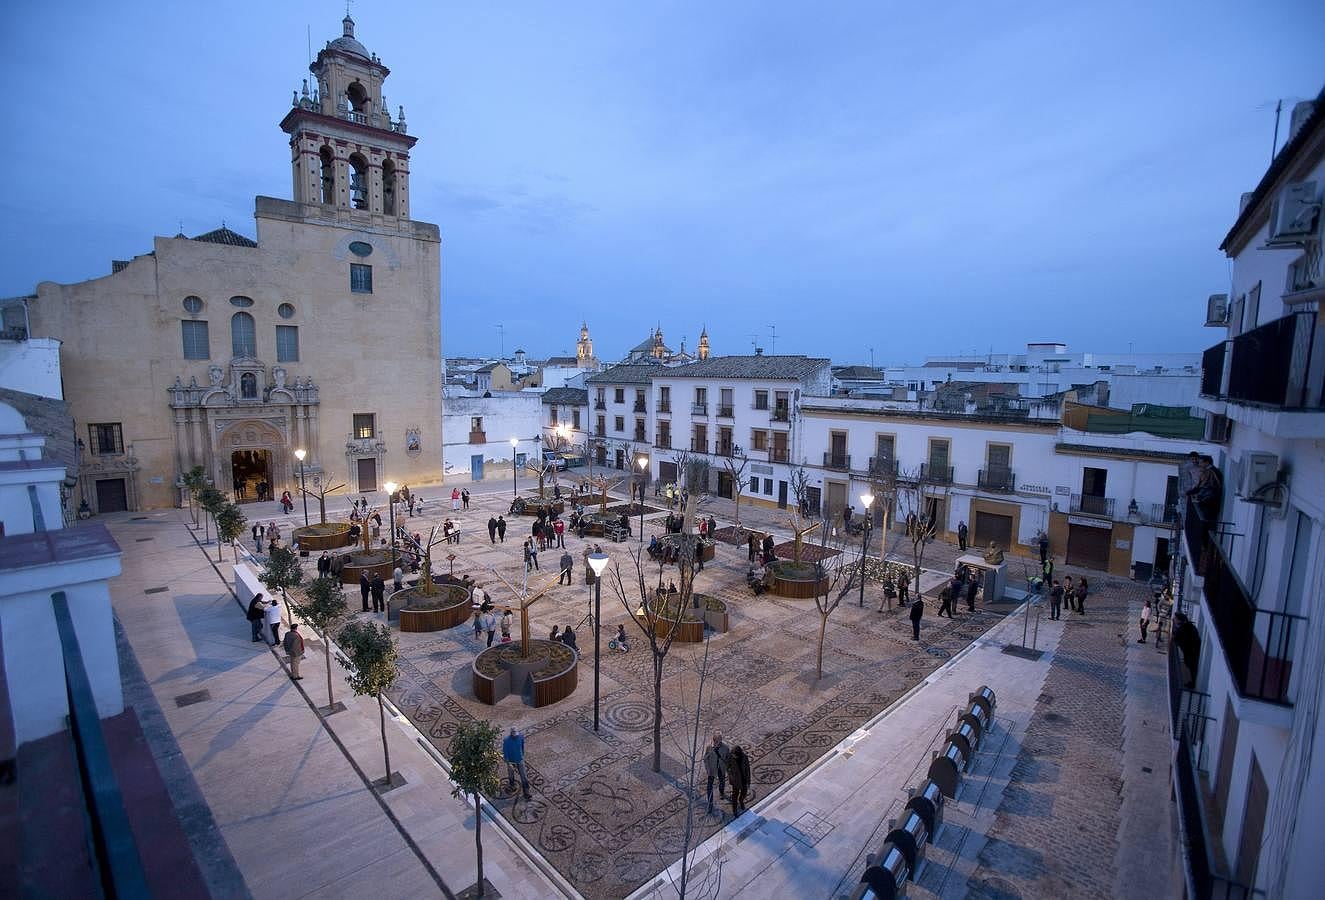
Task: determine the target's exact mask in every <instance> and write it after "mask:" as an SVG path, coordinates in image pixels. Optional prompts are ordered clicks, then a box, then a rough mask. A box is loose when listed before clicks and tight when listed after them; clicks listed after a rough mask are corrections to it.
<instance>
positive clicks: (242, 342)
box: [230, 312, 258, 357]
mask: <svg viewBox="0 0 1325 900" xmlns="http://www.w3.org/2000/svg"><path fill="white" fill-rule="evenodd" d="M230 354H231V355H232V356H250V357H251V356H257V355H258V341H257V329H256V328H255V327H254V324H253V317H252V316H250V315H249V314H248V313H246V312H237V313H235V314H234V315H233V316H231V317H230Z"/></svg>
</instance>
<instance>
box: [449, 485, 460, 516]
mask: <svg viewBox="0 0 1325 900" xmlns="http://www.w3.org/2000/svg"><path fill="white" fill-rule="evenodd" d="M459 511H460V488H451V512H459Z"/></svg>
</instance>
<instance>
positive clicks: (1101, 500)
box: [1068, 494, 1116, 519]
mask: <svg viewBox="0 0 1325 900" xmlns="http://www.w3.org/2000/svg"><path fill="white" fill-rule="evenodd" d="M1115 502H1116V501H1115V500H1114V498H1113V497H1096V496H1095V495H1094V494H1073V495H1072V504H1071V506H1070V507H1069V508H1068V509H1069V511H1070V512H1074V513H1081V514H1082V515H1087V516H1101V517H1103V518H1105V519H1112V518H1113V508H1114V505H1115Z"/></svg>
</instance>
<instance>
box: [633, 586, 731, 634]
mask: <svg viewBox="0 0 1325 900" xmlns="http://www.w3.org/2000/svg"><path fill="white" fill-rule="evenodd" d="M679 596H680V595H679V594H672V595H669V598H668V599H667V600H664V601H662V603H663V605H662V608H661V610H660V611H659V613H658V615H659V616H660V618H659V619H657V620H655V622H654V624H655V627H656V629H657V634H658V637H660V638H665V637H667V635H668V634H669V633H670V632H671V629H672V621H671V620H672V617H673V616H675V615H676V613H675V611H674V610H673V608H672V606H671V602H670V601H671V598H673V597H679ZM694 597H696V598H698V599H699V602H700V604H701V607H700V608H699V609H695V608H694V606H693V605H691V606H687V607H686V609H685V610H684V611H683V612H682V613H681V621H679V622H677V623H676V637H675V638H673V640H677V641H681V642H682V643H688V644H698V643H699V642H700V641H702V640H704V627H705V626H708V627H709V628H712V629H713V630H714V631H717V632H722V633H725V632H726V631H727V626H728V619H727V604H726V603H725V602H723V601H722V600H719V599H718V598H717V597H714V596H711V595H709V594H700V593H696V594H695V595H694ZM691 602H692V603H693V599H692V601H691ZM657 603H658V599H657V598H656V597H655V598H654V599H653V600H651V601H649V609H650V610H653V609H655V608H656V607H655V604H657ZM640 621H641V622H643V624H644V626H645V627H646V628H647V627H648V621H647V620H646V619H645V618H644V617H641V619H640Z"/></svg>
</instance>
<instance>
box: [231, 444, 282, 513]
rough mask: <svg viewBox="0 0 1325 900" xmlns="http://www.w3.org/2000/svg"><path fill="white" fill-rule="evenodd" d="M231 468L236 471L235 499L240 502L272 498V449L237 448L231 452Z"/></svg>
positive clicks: (253, 501)
mask: <svg viewBox="0 0 1325 900" xmlns="http://www.w3.org/2000/svg"><path fill="white" fill-rule="evenodd" d="M230 469H231V471H232V472H233V473H234V489H235V499H236V500H238V501H239V502H240V503H255V502H257V501H259V500H270V499H271V498H272V469H271V451H270V450H235V451H234V452H233V453H231V454H230Z"/></svg>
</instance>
